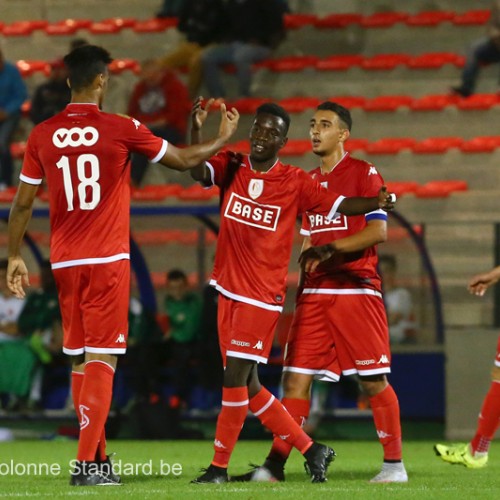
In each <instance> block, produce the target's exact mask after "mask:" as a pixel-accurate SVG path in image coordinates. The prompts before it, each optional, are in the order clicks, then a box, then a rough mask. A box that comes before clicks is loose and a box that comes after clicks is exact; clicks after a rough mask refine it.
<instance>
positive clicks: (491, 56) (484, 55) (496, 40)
mask: <svg viewBox="0 0 500 500" xmlns="http://www.w3.org/2000/svg"><path fill="white" fill-rule="evenodd" d="M498 62H500V0H495V1H494V2H492V5H491V17H490V20H489V22H488V28H487V32H486V36H484V37H482V38H479V39H478V40H476V41H475V42H473V43H472V45H471V46H470V47H469V50H468V53H467V56H466V60H465V66H464V68H463V70H462V80H461V82H460V85H457V86H456V87H452V91H453V92H454V93H455V94H459V95H461V96H462V97H469V96H470V95H472V94H473V93H474V89H475V87H476V80H477V77H478V75H479V70H480V69H481V66H483V65H486V64H492V63H498Z"/></svg>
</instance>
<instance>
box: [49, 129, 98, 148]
mask: <svg viewBox="0 0 500 500" xmlns="http://www.w3.org/2000/svg"><path fill="white" fill-rule="evenodd" d="M98 139H99V132H98V131H97V129H95V128H94V127H84V128H79V127H73V128H70V129H69V130H68V129H67V128H58V129H57V130H56V131H55V132H54V135H53V136H52V143H53V144H54V146H55V147H56V148H60V149H62V148H67V147H68V146H69V147H72V148H76V147H78V146H93V145H94V144H95V143H96V142H97V141H98Z"/></svg>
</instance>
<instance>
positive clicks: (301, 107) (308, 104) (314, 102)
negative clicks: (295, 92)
mask: <svg viewBox="0 0 500 500" xmlns="http://www.w3.org/2000/svg"><path fill="white" fill-rule="evenodd" d="M320 102H321V101H320V100H319V99H318V98H317V97H287V98H286V99H281V101H279V102H278V104H279V105H280V106H281V107H283V108H284V109H285V110H286V111H287V112H288V113H302V112H303V111H307V110H310V109H314V108H316V107H317V106H318V105H319V103H320Z"/></svg>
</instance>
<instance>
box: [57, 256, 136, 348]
mask: <svg viewBox="0 0 500 500" xmlns="http://www.w3.org/2000/svg"><path fill="white" fill-rule="evenodd" d="M53 273H54V278H55V280H56V285H57V291H58V295H59V305H60V308H61V315H62V323H63V331H64V339H63V352H64V353H65V354H70V355H73V356H76V355H78V354H83V353H84V352H90V353H102V354H124V353H125V350H126V347H127V334H128V309H129V300H130V261H129V260H128V259H124V260H118V261H116V262H110V263H107V264H90V265H83V266H74V267H65V268H61V269H54V270H53Z"/></svg>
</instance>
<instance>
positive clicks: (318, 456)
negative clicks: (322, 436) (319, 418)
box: [304, 443, 336, 483]
mask: <svg viewBox="0 0 500 500" xmlns="http://www.w3.org/2000/svg"><path fill="white" fill-rule="evenodd" d="M304 456H305V457H306V461H305V462H304V468H305V470H306V472H307V474H309V476H311V483H324V482H326V481H327V478H326V472H327V471H328V467H329V465H330V463H331V462H332V461H333V460H334V459H335V457H336V454H335V451H333V449H332V448H330V447H329V446H326V445H325V444H320V443H313V445H312V446H311V448H309V450H307V451H306V453H305V454H304Z"/></svg>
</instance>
